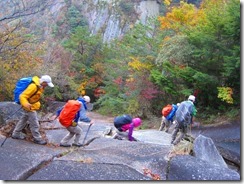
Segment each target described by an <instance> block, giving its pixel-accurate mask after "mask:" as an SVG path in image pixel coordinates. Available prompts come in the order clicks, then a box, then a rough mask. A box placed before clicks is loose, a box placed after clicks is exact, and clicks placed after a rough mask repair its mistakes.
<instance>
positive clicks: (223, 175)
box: [168, 155, 240, 181]
mask: <svg viewBox="0 0 244 184" xmlns="http://www.w3.org/2000/svg"><path fill="white" fill-rule="evenodd" d="M168 180H178V181H186V180H187V181H189V180H215V181H218V180H223V181H224V180H238V181H239V180H240V175H239V174H238V173H237V172H236V171H234V170H231V169H228V168H223V167H219V166H214V165H212V164H209V163H208V162H206V161H204V160H201V159H198V158H196V157H193V156H189V155H183V156H182V155H181V156H176V157H174V158H172V160H171V161H170V165H169V174H168Z"/></svg>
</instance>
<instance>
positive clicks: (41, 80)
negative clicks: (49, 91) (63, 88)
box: [40, 75, 54, 87]
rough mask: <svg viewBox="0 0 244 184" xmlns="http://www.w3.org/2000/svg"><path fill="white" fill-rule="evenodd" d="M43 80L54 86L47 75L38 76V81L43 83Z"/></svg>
mask: <svg viewBox="0 0 244 184" xmlns="http://www.w3.org/2000/svg"><path fill="white" fill-rule="evenodd" d="M43 82H46V83H47V85H48V86H49V87H54V85H53V83H52V79H51V77H50V76H49V75H43V76H42V77H41V78H40V83H43Z"/></svg>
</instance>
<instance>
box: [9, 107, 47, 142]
mask: <svg viewBox="0 0 244 184" xmlns="http://www.w3.org/2000/svg"><path fill="white" fill-rule="evenodd" d="M28 120H29V126H30V130H31V133H32V136H33V137H34V139H35V140H41V139H42V137H41V134H40V132H39V127H40V124H39V122H38V118H37V112H36V111H26V110H24V114H23V116H22V117H21V119H20V120H19V121H18V123H17V125H16V127H15V129H14V131H13V135H16V136H19V134H21V132H22V130H23V129H24V128H25V127H26V125H27V121H28Z"/></svg>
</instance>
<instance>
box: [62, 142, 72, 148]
mask: <svg viewBox="0 0 244 184" xmlns="http://www.w3.org/2000/svg"><path fill="white" fill-rule="evenodd" d="M59 146H61V147H71V145H70V144H62V143H60V144H59Z"/></svg>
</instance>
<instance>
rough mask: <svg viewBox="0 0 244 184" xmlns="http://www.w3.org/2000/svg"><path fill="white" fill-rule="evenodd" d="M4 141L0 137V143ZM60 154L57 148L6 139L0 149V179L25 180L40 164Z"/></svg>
mask: <svg viewBox="0 0 244 184" xmlns="http://www.w3.org/2000/svg"><path fill="white" fill-rule="evenodd" d="M4 139H5V137H4V136H1V135H0V142H1V143H2V141H3V140H4ZM62 152H63V150H62V149H59V148H53V147H49V146H41V145H37V144H34V143H32V142H28V141H25V140H16V139H12V138H8V139H7V140H6V142H5V143H4V145H3V146H2V147H0V158H1V159H0V160H1V161H0V168H1V172H0V179H1V180H25V179H26V178H27V177H28V176H29V175H30V174H32V172H33V171H34V170H35V169H37V168H38V167H40V165H41V164H43V163H48V162H49V161H50V160H52V159H53V157H55V156H57V155H59V154H61V153H62Z"/></svg>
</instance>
